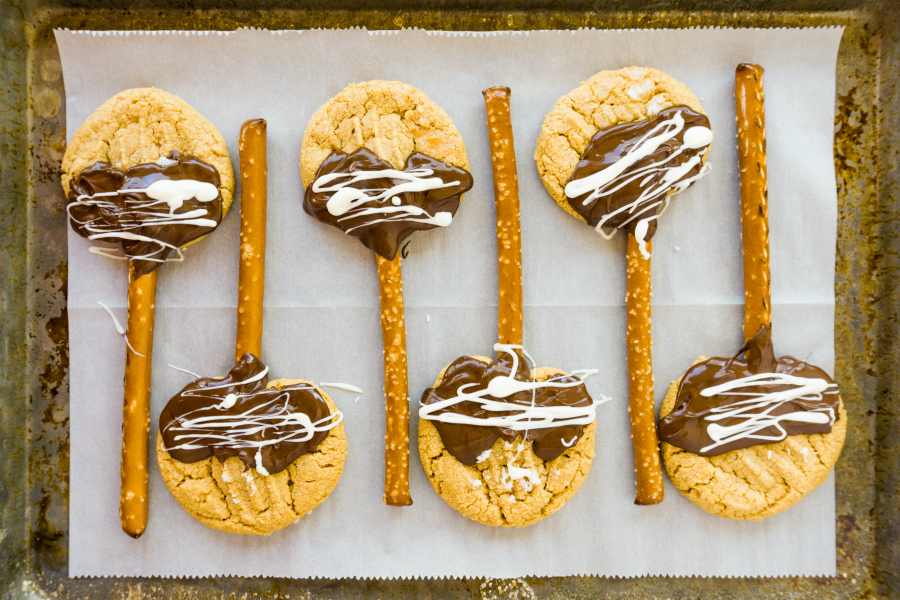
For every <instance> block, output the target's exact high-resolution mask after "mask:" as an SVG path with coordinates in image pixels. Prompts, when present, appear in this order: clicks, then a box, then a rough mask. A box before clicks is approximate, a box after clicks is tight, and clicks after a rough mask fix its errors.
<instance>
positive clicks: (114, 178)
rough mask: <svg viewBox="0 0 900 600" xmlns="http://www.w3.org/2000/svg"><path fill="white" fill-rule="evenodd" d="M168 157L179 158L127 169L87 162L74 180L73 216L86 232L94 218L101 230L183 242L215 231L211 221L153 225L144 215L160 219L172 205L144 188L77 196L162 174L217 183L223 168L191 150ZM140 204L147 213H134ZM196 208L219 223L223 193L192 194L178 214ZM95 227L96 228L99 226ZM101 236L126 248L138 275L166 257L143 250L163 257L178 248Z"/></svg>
mask: <svg viewBox="0 0 900 600" xmlns="http://www.w3.org/2000/svg"><path fill="white" fill-rule="evenodd" d="M168 158H169V159H171V160H174V161H175V164H171V165H168V166H162V165H159V164H157V163H147V164H143V165H135V166H133V167H131V168H129V169H128V170H127V171H125V172H124V173H123V172H122V171H120V170H119V169H116V168H115V167H113V166H111V165H109V164H108V163H105V162H97V163H94V164H93V165H92V166H90V167H87V168H86V169H84V170H83V171H82V172H81V173H79V174H78V176H77V177H76V178H75V179H73V180H72V185H71V191H70V192H69V196H68V205H69V206H68V209H69V216H70V219H69V222H70V223H71V224H72V229H74V230H75V231H76V232H77V233H78V234H79V235H80V236H82V237H86V238H87V237H90V236H91V232H90V231H88V230H87V229H86V228H85V226H84V225H85V224H86V223H90V225H91V227H92V228H94V229H99V230H101V231H102V232H116V231H118V232H121V231H123V230H126V231H128V232H130V233H135V234H138V235H142V236H146V237H150V238H153V239H154V240H159V241H160V242H165V243H167V244H171V245H172V246H175V247H176V248H177V247H181V246H184V245H185V244H187V243H188V242H191V241H193V240H196V239H197V238H199V237H201V236H204V235H206V234H207V233H209V232H211V231H212V230H213V229H214V228H213V227H204V226H201V225H192V224H172V225H150V224H145V223H142V219H148V218H149V219H159V218H162V217H165V216H166V215H168V214H169V206H168V205H167V204H165V203H158V204H154V205H152V206H149V204H150V203H151V202H153V200H151V199H150V198H148V197H147V196H146V194H142V193H129V194H126V193H122V194H117V195H115V196H105V197H102V200H103V201H104V202H103V204H102V205H97V204H90V203H85V202H78V197H79V196H82V195H88V196H91V195H94V194H97V193H100V192H113V191H117V190H128V189H144V188H146V187H147V186H149V185H150V184H151V183H153V182H154V181H158V180H160V179H172V180H181V179H194V180H196V181H202V182H205V183H211V184H213V185H214V186H216V187H219V185H220V183H221V182H220V180H219V173H218V171H216V169H215V167H213V166H211V165H208V164H206V163H205V162H203V161H202V160H200V159H198V158H195V157H193V156H188V155H184V156H182V155H181V154H180V153H179V152H178V151H177V150H173V151H172V152H171V153H170V154H169V157H168ZM135 209H138V210H139V211H140V212H141V213H144V214H143V215H136V214H135V213H134V211H135ZM197 209H203V210H205V211H206V214H205V215H203V216H202V217H200V218H203V219H211V220H213V221H215V222H216V224H217V225H218V223H219V222H221V220H222V195H221V194H219V195H218V196H217V197H216V199H215V200H213V201H212V202H200V201H198V200H196V199H193V198H191V199H190V200H187V201H186V202H185V203H184V204H183V205H182V206H181V208H179V209H177V210H175V214H182V213H186V212H190V211H194V210H197ZM95 233H96V232H95ZM99 241H101V242H114V243H116V244H118V245H119V246H120V248H121V249H122V253H123V254H124V255H125V256H127V257H129V258H130V259H131V262H132V264H133V265H134V269H135V275H137V276H140V275H144V274H146V273H149V272H150V271H153V270H154V269H156V268H157V267H159V266H160V265H161V264H163V263H162V262H158V261H156V260H144V259H140V258H136V257H139V256H148V255H152V256H153V258H155V259H158V260H160V261H164V260H165V259H166V258H167V257H168V256H169V254H170V253H171V252H174V249H172V248H169V247H167V246H162V245H160V244H157V243H154V242H148V241H141V240H119V239H116V238H104V239H101V240H99Z"/></svg>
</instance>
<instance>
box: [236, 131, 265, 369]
mask: <svg viewBox="0 0 900 600" xmlns="http://www.w3.org/2000/svg"><path fill="white" fill-rule="evenodd" d="M239 151H240V157H241V158H240V160H241V258H240V267H239V269H238V306H237V339H236V341H235V349H234V360H235V362H238V361H239V360H240V359H241V356H243V355H244V353H245V352H249V353H251V354H254V355H255V356H256V357H257V358H258V357H259V355H260V352H261V349H262V324H263V292H264V288H265V273H266V267H265V263H266V173H267V168H266V122H265V120H263V119H250V120H249V121H247V122H246V123H244V124H243V125H242V126H241V135H240V146H239Z"/></svg>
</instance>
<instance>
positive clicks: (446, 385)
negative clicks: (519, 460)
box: [422, 353, 593, 465]
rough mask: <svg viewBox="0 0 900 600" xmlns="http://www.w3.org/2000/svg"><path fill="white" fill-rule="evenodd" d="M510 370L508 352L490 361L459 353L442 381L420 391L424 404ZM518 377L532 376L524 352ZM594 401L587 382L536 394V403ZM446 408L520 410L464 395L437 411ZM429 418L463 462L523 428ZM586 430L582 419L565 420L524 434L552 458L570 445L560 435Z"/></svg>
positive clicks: (524, 401)
mask: <svg viewBox="0 0 900 600" xmlns="http://www.w3.org/2000/svg"><path fill="white" fill-rule="evenodd" d="M511 370H512V357H511V356H509V355H508V354H506V353H504V354H503V355H502V356H501V357H500V358H498V359H497V360H495V361H494V362H492V363H490V364H488V363H483V362H481V361H480V360H478V359H477V358H472V357H471V356H461V357H459V358H457V359H456V360H455V361H453V362H452V363H451V364H450V366H448V367H447V370H446V371H445V372H444V377H443V379H442V380H441V383H440V385H438V386H437V387H436V388H428V389H427V390H425V392H424V393H423V394H422V404H434V403H436V402H440V401H441V400H448V399H450V398H454V397H456V396H457V393H458V392H457V391H458V390H459V388H460V387H461V386H463V385H466V384H472V383H474V384H475V385H474V386H473V387H471V388H467V389H466V391H467V392H473V391H478V390H483V389H485V388H487V384H488V382H490V380H491V379H493V378H494V377H497V376H498V375H509V373H510V372H511ZM514 379H516V380H518V381H531V373H530V372H529V370H528V367H527V366H526V365H525V361H524V360H523V359H522V358H521V357H520V358H519V367H518V370H517V371H516V373H515V375H514ZM555 381H558V382H561V383H569V382H573V381H578V378H577V377H573V376H571V375H567V376H565V377H560V378H559V379H555ZM488 398H491V399H493V400H497V401H499V402H508V403H510V404H521V405H524V406H530V405H531V402H532V392H530V391H525V392H518V393H516V394H513V395H512V396H509V397H507V398H494V397H493V396H488ZM592 402H593V401H592V400H591V397H590V395H588V392H587V388H585V387H584V384H581V385H578V386H575V387H570V388H541V389H538V390H537V394H536V395H535V398H534V403H535V405H536V406H590V405H591V403H592ZM445 412H455V413H459V414H463V415H467V416H470V417H476V418H478V417H482V418H484V417H488V416H505V415H512V414H516V413H517V412H518V411H516V410H511V411H509V412H493V411H491V412H489V411H486V410H483V409H482V408H481V405H480V404H479V403H477V402H472V401H469V400H466V401H463V402H458V403H456V404H454V405H452V406H449V407H447V408H445V409H442V410H440V411H437V412H436V413H435V414H442V413H445ZM431 423H432V424H433V425H434V426H435V427H437V430H438V433H439V434H440V436H441V441H442V442H443V443H444V447H446V448H447V451H448V452H449V453H450V454H452V455H453V456H454V457H456V459H457V460H458V461H459V462H461V463H463V464H465V465H474V464H476V462H477V458H478V456H479V455H480V454H481V453H483V452H484V451H486V450H490V449H491V447H492V446H493V445H494V442H495V441H497V438H500V437H502V438H503V439H504V440H506V441H508V442H512V441H514V440H515V439H516V437H517V436H521V435H522V434H523V433H524V432H522V431H514V430H512V429H506V428H501V427H494V426H488V427H484V426H480V425H465V424H460V423H443V422H441V421H431ZM583 431H584V426H583V425H561V426H560V427H551V428H547V429H530V430H528V435H527V436H526V438H525V439H526V440H528V441H531V442H532V449H533V450H534V453H535V454H536V455H537V456H538V457H540V458H541V459H542V460H544V461H550V460H553V459H554V458H556V457H557V456H559V455H560V454H562V453H563V452H565V451H566V450H568V448H567V447H566V446H564V445H563V443H562V440H570V439H572V438H573V437H576V436H578V437H581V433H582V432H583Z"/></svg>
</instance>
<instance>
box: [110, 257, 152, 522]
mask: <svg viewBox="0 0 900 600" xmlns="http://www.w3.org/2000/svg"><path fill="white" fill-rule="evenodd" d="M155 303H156V270H155V269H154V270H153V271H150V272H149V273H147V274H146V275H141V276H139V277H135V274H134V266H132V265H130V266H129V268H128V325H127V330H126V333H125V335H126V336H127V340H128V344H126V354H125V401H124V404H123V408H122V490H121V496H120V498H119V518H120V519H121V521H122V530H123V531H124V532H125V533H127V534H128V535H130V536H131V537H133V538H139V537H141V534H143V533H144V530H146V529H147V515H148V513H149V498H148V496H147V455H148V453H149V450H148V447H147V444H148V441H147V440H148V434H149V431H150V364H151V360H150V358H151V356H152V353H153V313H154V309H155ZM129 346H130V347H129Z"/></svg>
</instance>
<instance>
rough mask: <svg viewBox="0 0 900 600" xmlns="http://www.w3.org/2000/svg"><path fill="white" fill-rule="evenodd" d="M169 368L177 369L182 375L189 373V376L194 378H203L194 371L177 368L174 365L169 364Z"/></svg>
mask: <svg viewBox="0 0 900 600" xmlns="http://www.w3.org/2000/svg"><path fill="white" fill-rule="evenodd" d="M168 367H169V368H170V369H175V370H176V371H181V372H182V373H187V374H188V375H193V376H194V377H196V378H197V379H200V377H201V375H197V374H196V373H194V372H193V371H188V370H187V369H182V368H181V367H176V366H175V365H173V364H168Z"/></svg>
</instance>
